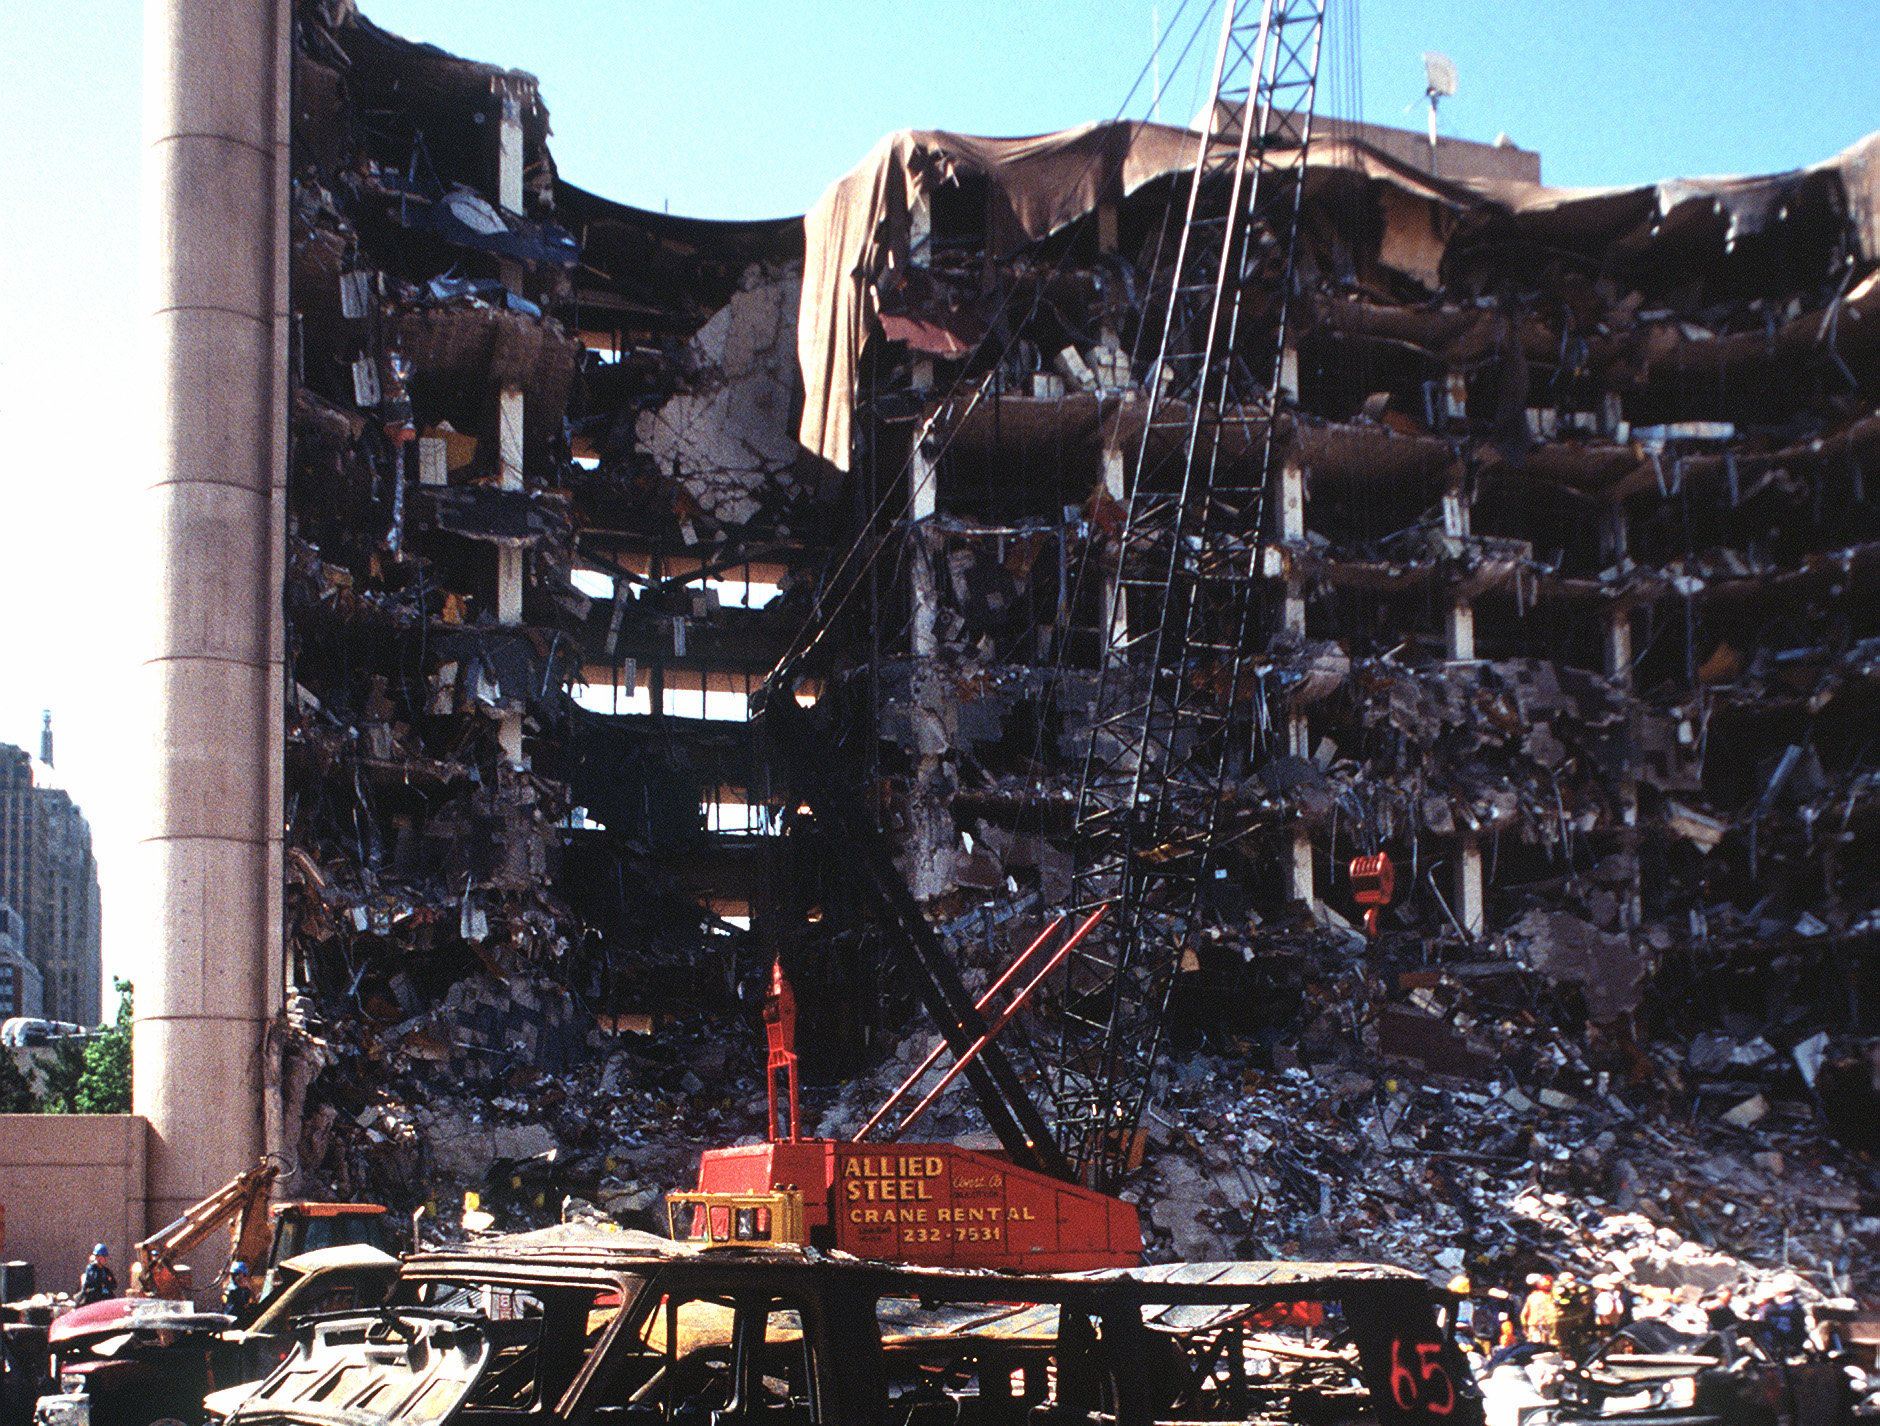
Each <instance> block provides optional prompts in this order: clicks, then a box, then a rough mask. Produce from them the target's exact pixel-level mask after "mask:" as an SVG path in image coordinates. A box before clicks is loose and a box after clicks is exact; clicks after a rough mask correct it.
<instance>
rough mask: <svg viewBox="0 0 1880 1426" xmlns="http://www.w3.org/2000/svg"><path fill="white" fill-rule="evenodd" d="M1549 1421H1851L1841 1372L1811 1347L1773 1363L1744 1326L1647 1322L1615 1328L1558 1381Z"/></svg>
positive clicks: (1716, 1424)
mask: <svg viewBox="0 0 1880 1426" xmlns="http://www.w3.org/2000/svg"><path fill="white" fill-rule="evenodd" d="M1559 1385H1560V1398H1559V1407H1558V1410H1557V1412H1556V1413H1555V1419H1556V1420H1557V1421H1561V1422H1566V1421H1589V1420H1615V1421H1623V1422H1634V1423H1639V1422H1651V1423H1654V1426H1655V1423H1659V1422H1678V1423H1689V1426H1764V1423H1771V1424H1772V1423H1774V1422H1776V1421H1778V1420H1786V1421H1792V1422H1794V1423H1796V1426H1804V1423H1807V1426H1829V1423H1836V1422H1845V1421H1848V1420H1850V1419H1851V1411H1852V1407H1853V1397H1852V1393H1851V1391H1850V1390H1849V1384H1848V1379H1847V1373H1846V1370H1845V1369H1844V1368H1843V1367H1842V1365H1841V1364H1840V1363H1838V1362H1835V1361H1833V1360H1830V1359H1828V1358H1827V1357H1823V1356H1819V1355H1816V1354H1813V1353H1811V1354H1810V1356H1809V1357H1808V1358H1807V1359H1806V1360H1802V1361H1795V1362H1776V1361H1771V1360H1770V1359H1769V1357H1768V1356H1767V1355H1765V1354H1764V1353H1763V1352H1762V1351H1761V1350H1760V1349H1759V1348H1758V1347H1757V1346H1756V1344H1755V1342H1754V1341H1753V1339H1752V1338H1751V1337H1750V1336H1749V1335H1748V1334H1746V1333H1739V1332H1737V1331H1721V1332H1719V1331H1713V1332H1708V1333H1705V1334H1702V1335H1696V1336H1694V1335H1691V1334H1688V1333H1684V1332H1679V1331H1677V1330H1676V1329H1674V1328H1673V1327H1671V1326H1669V1325H1668V1324H1666V1323H1664V1322H1660V1321H1654V1320H1646V1321H1641V1322H1635V1323H1632V1324H1631V1325H1629V1326H1626V1327H1624V1328H1621V1329H1620V1330H1619V1331H1618V1332H1616V1333H1615V1334H1613V1336H1611V1337H1610V1338H1608V1339H1607V1340H1606V1341H1605V1342H1602V1343H1601V1344H1600V1345H1599V1346H1597V1347H1595V1348H1594V1349H1593V1350H1592V1351H1590V1352H1589V1353H1587V1355H1586V1356H1585V1357H1584V1358H1583V1359H1582V1360H1580V1361H1578V1362H1570V1363H1569V1364H1568V1365H1567V1367H1566V1370H1565V1371H1564V1372H1563V1373H1562V1375H1561V1378H1560V1384H1559Z"/></svg>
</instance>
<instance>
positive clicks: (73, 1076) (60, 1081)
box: [39, 1038, 85, 1114]
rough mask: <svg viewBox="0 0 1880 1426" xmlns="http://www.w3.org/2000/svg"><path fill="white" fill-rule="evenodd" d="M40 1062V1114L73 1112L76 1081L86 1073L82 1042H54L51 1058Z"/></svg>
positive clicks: (76, 1093) (76, 1090)
mask: <svg viewBox="0 0 1880 1426" xmlns="http://www.w3.org/2000/svg"><path fill="white" fill-rule="evenodd" d="M43 1063H44V1075H45V1086H46V1087H45V1090H44V1091H43V1092H42V1094H41V1095H40V1099H39V1112H40V1113H41V1114H70V1113H72V1112H73V1103H74V1101H75V1100H76V1099H77V1097H78V1082H79V1080H80V1079H82V1078H83V1077H84V1074H85V1042H84V1041H83V1040H79V1039H76V1038H74V1039H69V1040H54V1041H53V1042H52V1058H51V1059H49V1060H46V1061H44V1062H43Z"/></svg>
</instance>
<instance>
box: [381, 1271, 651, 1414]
mask: <svg viewBox="0 0 1880 1426" xmlns="http://www.w3.org/2000/svg"><path fill="white" fill-rule="evenodd" d="M652 1276H653V1275H652V1274H648V1275H646V1276H642V1275H640V1274H637V1273H631V1272H625V1271H620V1272H605V1273H592V1274H582V1275H580V1276H569V1277H560V1276H549V1275H546V1274H541V1275H518V1274H510V1273H499V1272H487V1273H468V1272H450V1273H439V1274H435V1275H432V1274H423V1275H411V1276H406V1277H404V1278H403V1279H402V1280H401V1282H400V1283H399V1285H398V1289H399V1290H398V1291H397V1293H396V1295H397V1296H398V1297H399V1298H400V1299H401V1300H402V1298H403V1297H404V1296H405V1293H406V1291H411V1292H416V1293H419V1294H422V1293H423V1292H424V1291H426V1290H427V1289H436V1288H479V1289H489V1290H492V1291H499V1292H502V1291H507V1292H523V1293H530V1294H532V1295H534V1296H535V1297H536V1298H537V1300H538V1301H541V1302H543V1305H544V1308H545V1309H546V1308H547V1307H548V1302H547V1299H545V1298H544V1296H543V1294H550V1295H553V1294H569V1293H578V1292H582V1291H589V1292H593V1293H595V1294H597V1295H599V1294H604V1293H609V1292H613V1293H618V1294H619V1296H620V1299H621V1301H620V1307H619V1309H618V1310H617V1311H616V1312H615V1313H614V1315H613V1318H612V1320H611V1321H609V1322H608V1323H607V1325H606V1326H605V1327H603V1328H601V1330H600V1335H599V1336H598V1337H596V1338H595V1339H594V1341H593V1342H592V1343H591V1344H588V1345H586V1346H585V1347H584V1348H583V1356H582V1359H581V1363H580V1365H579V1367H578V1368H577V1369H576V1371H575V1372H574V1375H573V1376H572V1377H571V1378H570V1379H569V1380H568V1382H567V1383H566V1384H565V1385H564V1386H563V1387H562V1389H561V1390H560V1391H559V1392H557V1393H556V1394H555V1396H554V1398H553V1400H549V1399H548V1398H547V1396H546V1394H545V1393H544V1392H543V1391H542V1387H541V1371H542V1366H541V1365H538V1367H537V1381H536V1390H535V1398H534V1401H533V1402H532V1404H530V1405H529V1406H526V1407H504V1406H481V1405H476V1404H473V1403H472V1402H471V1401H470V1400H469V1398H468V1396H466V1399H465V1400H464V1401H463V1402H462V1403H460V1404H459V1406H458V1407H457V1408H456V1413H455V1416H454V1417H453V1419H459V1418H461V1417H463V1416H464V1415H465V1414H466V1413H467V1414H468V1415H469V1416H470V1417H471V1419H473V1420H475V1419H479V1418H481V1417H484V1416H486V1415H487V1417H488V1418H490V1419H492V1420H498V1419H500V1420H518V1419H521V1418H525V1417H541V1416H551V1417H555V1418H560V1419H568V1418H569V1417H570V1413H571V1411H573V1410H578V1409H579V1408H580V1405H581V1402H582V1399H583V1394H584V1393H585V1392H586V1391H587V1389H588V1386H589V1383H590V1382H591V1381H592V1379H593V1376H594V1373H595V1372H596V1371H597V1370H598V1369H599V1367H600V1365H601V1364H602V1363H604V1362H605V1361H606V1360H607V1358H608V1357H609V1356H610V1355H611V1353H612V1351H613V1349H614V1345H615V1343H616V1342H617V1341H618V1340H619V1335H620V1333H621V1332H622V1331H623V1330H624V1327H625V1324H626V1323H627V1321H628V1320H629V1319H630V1318H634V1317H636V1316H637V1315H638V1310H639V1307H640V1304H641V1303H642V1302H643V1300H644V1299H645V1296H646V1290H647V1286H648V1283H649V1281H650V1279H651V1277H652ZM433 1310H435V1309H433ZM592 1310H593V1309H592V1308H591V1307H590V1308H589V1311H590V1312H591V1311H592ZM552 1316H553V1314H552V1312H548V1311H545V1313H544V1318H543V1329H542V1335H541V1340H540V1341H539V1342H538V1345H537V1350H538V1351H540V1350H542V1349H544V1348H549V1349H551V1350H552V1349H553V1346H554V1344H551V1343H549V1342H548V1341H547V1338H548V1336H549V1330H550V1327H549V1324H550V1321H551V1319H552ZM583 1340H584V1341H585V1338H584V1339H583ZM548 1360H549V1358H544V1359H543V1364H546V1363H547V1361H548ZM486 1370H487V1368H486Z"/></svg>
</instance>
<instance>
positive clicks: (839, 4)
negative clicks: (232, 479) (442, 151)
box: [0, 0, 1880, 973]
mask: <svg viewBox="0 0 1880 1426" xmlns="http://www.w3.org/2000/svg"><path fill="white" fill-rule="evenodd" d="M1204 4H1205V0H1188V5H1187V7H1186V10H1185V11H1183V10H1182V5H1181V0H1156V4H1155V5H1154V7H1153V9H1154V10H1155V11H1159V15H1160V19H1161V22H1162V25H1163V28H1164V29H1166V30H1167V31H1169V33H1170V34H1171V36H1172V37H1173V41H1174V43H1175V44H1179V43H1180V41H1181V40H1183V39H1185V38H1186V37H1187V35H1188V33H1189V32H1190V30H1191V29H1192V28H1193V26H1194V21H1195V18H1196V16H1197V14H1198V13H1199V11H1200V10H1201V9H1202V8H1203V5H1204ZM364 8H365V10H366V13H367V14H369V15H371V16H372V17H373V18H374V19H376V20H377V21H378V22H379V23H381V24H383V25H385V26H386V27H387V28H389V29H393V30H396V31H399V32H400V33H403V34H407V35H411V36H413V37H414V38H420V39H425V40H430V41H432V42H433V43H436V44H440V45H443V46H444V47H445V48H448V49H452V50H455V51H456V52H458V53H461V54H465V55H470V56H473V57H475V58H478V59H486V60H492V61H498V62H502V63H505V64H508V65H511V66H513V67H516V68H520V69H527V70H530V71H532V72H533V73H535V74H536V75H538V76H539V77H540V78H541V80H542V84H543V89H544V92H545V94H546V97H547V100H548V104H549V108H550V111H551V114H552V116H553V122H554V128H555V136H554V139H553V141H552V142H553V147H554V150H555V153H556V156H557V159H558V161H559V163H560V165H561V168H562V172H563V173H564V174H565V175H566V176H567V177H568V178H570V179H571V180H573V181H574V182H577V183H580V184H582V185H584V186H586V187H589V188H592V189H595V190H597V191H599V192H601V193H604V194H606V195H608V196H609V197H614V198H618V199H621V200H623V201H625V202H629V203H636V204H639V205H641V206H644V207H649V208H659V207H662V206H666V205H668V204H669V205H670V206H671V209H672V211H674V212H677V213H691V214H696V215H699V216H704V217H771V216H776V215H779V214H785V213H796V212H801V211H802V210H803V208H804V207H805V206H807V205H808V204H809V203H810V202H811V201H812V200H813V199H814V198H815V196H816V194H817V193H818V192H819V191H820V190H821V189H822V188H823V187H824V186H825V185H826V184H827V183H828V182H829V181H830V180H831V179H833V178H835V177H836V176H837V175H839V174H840V173H841V172H843V171H844V170H845V169H846V168H848V167H849V166H850V165H852V164H853V163H854V162H855V161H856V160H857V159H858V158H859V157H860V156H861V155H862V154H863V153H864V152H865V151H866V150H867V149H868V147H869V146H870V145H871V144H872V143H873V142H874V141H875V140H876V139H877V138H878V137H880V136H881V135H882V134H883V133H885V132H887V131H889V130H891V129H896V128H905V127H922V128H951V129H959V130H964V131H967V132H974V133H987V134H993V133H997V134H1017V133H1038V132H1043V131H1047V130H1051V129H1057V128H1063V127H1066V126H1068V125H1071V124H1076V123H1080V122H1082V121H1084V120H1086V119H1095V118H1108V117H1111V116H1113V115H1115V114H1116V113H1117V112H1118V111H1119V108H1120V107H1121V106H1122V104H1123V100H1124V96H1125V94H1126V93H1127V92H1128V91H1129V88H1130V85H1131V83H1132V82H1133V81H1134V80H1135V78H1136V76H1137V73H1138V71H1139V70H1140V69H1141V67H1142V66H1143V65H1144V64H1145V63H1146V61H1147V59H1148V54H1149V49H1150V35H1151V26H1152V5H1151V3H1150V0H1083V3H1064V0H1055V3H1047V0H952V3H949V4H946V5H932V4H925V5H918V6H917V5H907V4H901V3H896V0H815V3H805V2H804V0H798V3H783V2H782V0H690V2H689V3H677V4H675V3H672V0H664V3H659V4H652V3H644V0H554V3H550V0H505V3H502V4H496V3H491V0H367V3H366V4H365V7H364ZM1178 12H1179V19H1178V18H1177V16H1178ZM1354 15H1356V16H1357V17H1358V34H1357V36H1356V43H1355V44H1354V42H1353V40H1354V36H1353V26H1352V20H1353V16H1354ZM1876 18H1877V15H1876V11H1875V8H1874V5H1873V0H1757V2H1756V3H1754V4H1752V3H1749V0H1711V3H1707V4H1702V5H1696V4H1687V5H1677V4H1664V3H1640V0H1609V3H1604V4H1598V3H1593V2H1592V0H1551V3H1542V0H1445V3H1440V4H1439V3H1436V0H1391V3H1374V4H1371V5H1368V6H1362V7H1360V6H1358V5H1357V4H1356V0H1332V33H1331V34H1330V35H1329V36H1328V40H1327V50H1326V64H1325V67H1324V70H1323V73H1322V80H1323V86H1324V88H1323V94H1322V99H1323V101H1324V102H1325V103H1326V105H1327V106H1328V107H1330V109H1331V112H1335V113H1340V114H1343V115H1347V116H1348V115H1350V114H1351V111H1352V110H1353V108H1354V107H1357V104H1358V101H1357V99H1356V97H1355V96H1356V94H1357V93H1358V92H1359V89H1360V86H1359V77H1360V76H1361V79H1362V86H1361V93H1362V113H1361V115H1360V117H1363V118H1367V119H1370V120H1372V121H1374V122H1379V123H1391V124H1401V125H1405V126H1407V127H1413V128H1418V127H1421V124H1422V122H1423V121H1422V115H1421V110H1420V106H1419V101H1420V97H1421V94H1422V88H1423V79H1422V65H1421V58H1420V57H1421V55H1422V53H1423V52H1424V51H1425V50H1440V51H1442V52H1444V53H1447V54H1448V55H1450V56H1451V57H1452V58H1453V59H1454V60H1455V61H1456V64H1457V68H1458V70H1459V72H1460V75H1461V85H1460V90H1459V92H1458V93H1457V95H1456V97H1455V98H1454V99H1453V100H1450V101H1448V102H1447V104H1446V106H1445V109H1444V113H1443V125H1442V126H1443V131H1444V132H1445V133H1450V134H1455V135H1458V136H1461V137H1465V138H1475V139H1483V140H1491V139H1493V138H1494V137H1495V136H1496V135H1497V134H1499V133H1506V134H1507V135H1508V136H1509V137H1510V138H1512V139H1513V140H1515V141H1516V142H1517V143H1519V144H1521V145H1522V146H1523V147H1527V148H1538V149H1539V150H1540V151H1541V155H1542V162H1543V173H1544V176H1545V177H1546V178H1547V180H1548V181H1549V182H1552V183H1560V184H1571V185H1582V184H1608V183H1638V182H1646V181H1649V180H1652V179H1655V178H1665V177H1674V176H1682V175H1693V174H1703V173H1731V172H1733V173H1760V172H1771V171H1774V170H1778V169H1783V168H1789V167H1793V166H1795V165H1798V164H1804V163H1810V162H1813V161H1815V160H1817V159H1822V158H1826V157H1828V156H1829V155H1830V154H1833V153H1834V152H1836V151H1837V150H1839V149H1841V148H1843V147H1845V146H1846V145H1847V144H1849V143H1851V142H1853V141H1854V140H1855V139H1857V138H1859V137H1861V136H1862V135H1863V134H1865V133H1867V132H1869V131H1871V130H1873V129H1876V128H1880V70H1876V69H1875V68H1874V66H1873V63H1872V56H1871V49H1870V42H1871V40H1872V39H1873V38H1874V36H1875V30H1876V24H1875V21H1876ZM1209 29H1210V32H1211V31H1212V22H1210V25H1209ZM1210 44H1211V40H1210V39H1203V41H1202V42H1200V43H1199V44H1197V45H1196V47H1195V55H1196V57H1198V56H1199V55H1200V54H1201V53H1202V52H1203V51H1207V50H1208V49H1209V47H1210ZM141 46H142V13H141V6H140V5H139V4H137V3H134V0H73V3H68V4H65V5H59V6H43V5H30V4H23V3H14V4H10V5H0V53H4V54H6V55H7V56H8V57H9V64H8V66H7V68H8V75H7V83H6V84H5V85H3V86H0V124H3V125H4V132H6V133H7V134H8V135H9V136H10V141H9V142H8V143H6V144H3V145H0V272H4V273H5V275H6V291H5V299H4V303H5V305H4V308H3V309H0V310H3V311H4V317H3V318H0V741H9V742H16V743H21V744H24V745H26V746H29V747H33V748H36V747H37V745H38V743H37V739H38V728H39V710H40V709H41V708H42V707H46V706H50V707H51V708H52V709H53V710H54V716H55V719H56V722H57V725H58V729H59V764H60V771H61V774H62V777H63V780H64V781H65V783H66V785H67V786H68V787H69V788H70V790H71V791H72V792H73V794H74V795H75V796H76V797H77V798H78V800H79V802H80V803H81V804H82V805H83V806H84V807H85V809H86V811H87V813H88V814H89V815H90V816H91V818H92V822H93V826H94V828H95V829H96V831H97V834H98V849H99V855H100V861H101V864H102V870H103V873H104V877H105V882H106V891H105V896H106V900H105V918H106V927H107V930H106V938H107V949H106V960H107V967H108V968H109V969H112V970H115V971H118V972H120V973H122V972H124V971H127V970H128V971H133V972H134V970H135V967H127V966H124V965H122V964H121V963H120V962H119V961H118V960H117V958H116V957H115V956H114V955H113V954H112V950H111V931H110V927H111V926H112V924H113V922H112V916H113V912H114V910H116V911H117V912H118V914H120V915H121V914H122V908H123V906H124V898H123V897H122V896H121V895H118V896H114V894H113V890H114V886H115V885H117V884H120V882H119V879H120V878H121V877H122V876H123V874H124V867H125V860H126V857H127V854H128V852H129V849H130V847H131V844H132V842H133V841H134V838H135V836H136V833H137V827H138V822H139V817H140V813H139V805H138V799H137V793H136V788H137V784H138V772H139V767H140V763H141V761H142V751H143V748H144V746H145V739H146V736H147V735H146V734H145V733H144V732H143V730H141V729H140V728H138V727H136V726H135V725H134V724H132V723H129V722H127V720H126V718H125V716H124V708H123V703H122V697H121V695H122V693H123V691H124V689H125V688H126V686H127V684H128V681H129V671H130V670H131V668H133V667H134V660H135V657H136V651H137V647H138V643H137V633H136V619H137V617H138V615H139V614H140V612H141V611H142V609H143V608H145V607H146V606H147V602H148V601H147V599H145V598H144V596H143V594H142V592H141V590H142V581H143V579H144V575H143V572H142V569H141V566H140V564H139V560H140V558H141V553H140V552H141V551H142V549H143V541H142V539H141V533H142V532H141V531H140V530H139V529H138V528H137V525H136V515H137V510H138V506H137V503H136V498H135V492H136V490H137V488H138V485H139V477H140V474H141V470H140V465H139V462H140V460H141V458H142V457H141V453H142V451H143V450H144V449H146V448H147V445H148V441H147V438H146V435H145V425H144V418H143V415H142V408H141V406H140V394H139V389H138V380H139V375H140V373H139V366H138V363H139V360H140V338H141V334H142V322H141V317H140V313H141V304H140V302H139V299H138V292H137V232H138V218H137V212H138V210H137V205H138V166H139V160H140V151H141V145H140V138H139V125H140V91H141V85H142V75H141ZM1354 50H1355V54H1356V62H1355V63H1354V61H1353V54H1354ZM1198 68H1199V65H1198V64H1197V62H1196V59H1193V58H1191V60H1190V63H1189V64H1188V65H1187V66H1185V67H1183V68H1182V69H1181V70H1179V71H1177V72H1174V73H1169V72H1167V71H1166V70H1165V73H1164V79H1165V80H1166V81H1167V95H1166V98H1165V100H1164V103H1163V108H1162V114H1163V117H1164V118H1165V119H1167V120H1170V121H1175V122H1179V121H1181V120H1182V119H1184V118H1185V117H1186V116H1188V115H1190V114H1192V113H1193V112H1194V111H1195V109H1196V108H1197V107H1198V104H1199V99H1200V90H1199V88H1198V84H1199V83H1200V82H1202V81H1201V77H1200V76H1199V74H1198V73H1197V71H1198ZM1148 103H1149V95H1148V90H1147V88H1146V87H1145V88H1144V89H1143V90H1141V91H1140V92H1139V93H1138V96H1137V99H1136V101H1135V102H1134V103H1133V104H1132V105H1131V106H1130V108H1129V112H1130V113H1131V114H1132V115H1136V116H1141V115H1144V114H1146V113H1147V110H1148Z"/></svg>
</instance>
